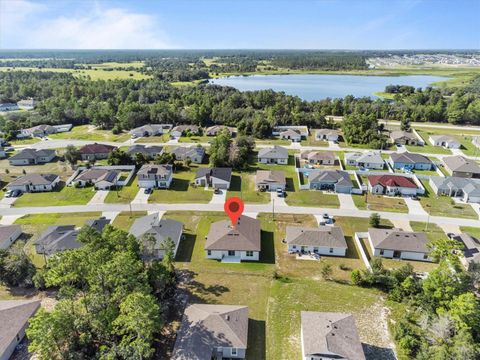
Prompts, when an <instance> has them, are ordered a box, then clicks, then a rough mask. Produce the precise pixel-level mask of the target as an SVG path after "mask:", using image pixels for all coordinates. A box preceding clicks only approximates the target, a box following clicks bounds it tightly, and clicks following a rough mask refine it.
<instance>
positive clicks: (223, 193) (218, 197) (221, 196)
mask: <svg viewBox="0 0 480 360" xmlns="http://www.w3.org/2000/svg"><path fill="white" fill-rule="evenodd" d="M205 191H210V190H205ZM226 198H227V190H223V189H222V190H220V192H219V193H218V194H215V193H213V196H212V200H210V204H224V203H225V199H226Z"/></svg>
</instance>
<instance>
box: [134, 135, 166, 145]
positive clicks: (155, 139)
mask: <svg viewBox="0 0 480 360" xmlns="http://www.w3.org/2000/svg"><path fill="white" fill-rule="evenodd" d="M168 140H170V135H168V134H162V135H158V136H145V137H141V138H139V139H138V140H137V141H135V143H136V144H142V143H143V144H151V143H166V142H167V141H168Z"/></svg>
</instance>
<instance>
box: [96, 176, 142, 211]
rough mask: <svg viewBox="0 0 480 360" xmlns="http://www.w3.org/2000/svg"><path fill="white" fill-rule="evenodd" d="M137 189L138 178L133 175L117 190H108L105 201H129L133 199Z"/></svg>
mask: <svg viewBox="0 0 480 360" xmlns="http://www.w3.org/2000/svg"><path fill="white" fill-rule="evenodd" d="M138 191H139V187H138V179H137V177H136V176H135V177H134V178H133V180H130V183H129V184H128V185H126V186H122V187H121V188H120V190H118V192H117V191H115V190H111V191H109V192H108V195H107V197H106V198H105V203H109V204H111V203H130V202H132V200H133V199H135V196H136V195H137V193H138ZM142 191H143V190H142Z"/></svg>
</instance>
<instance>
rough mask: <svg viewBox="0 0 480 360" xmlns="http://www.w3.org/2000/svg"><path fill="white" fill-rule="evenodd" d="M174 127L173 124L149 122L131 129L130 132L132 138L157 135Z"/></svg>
mask: <svg viewBox="0 0 480 360" xmlns="http://www.w3.org/2000/svg"><path fill="white" fill-rule="evenodd" d="M172 127H173V125H172V124H147V125H143V126H140V127H137V128H135V129H132V130H130V134H131V135H132V138H139V137H144V136H156V135H162V134H166V133H168V132H169V131H170V129H171V128H172Z"/></svg>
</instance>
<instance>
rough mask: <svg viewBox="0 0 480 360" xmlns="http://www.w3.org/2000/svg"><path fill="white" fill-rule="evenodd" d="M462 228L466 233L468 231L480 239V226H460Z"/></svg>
mask: <svg viewBox="0 0 480 360" xmlns="http://www.w3.org/2000/svg"><path fill="white" fill-rule="evenodd" d="M460 230H461V231H462V232H464V233H467V234H469V235H471V236H473V237H475V238H477V239H480V227H473V226H460Z"/></svg>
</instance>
